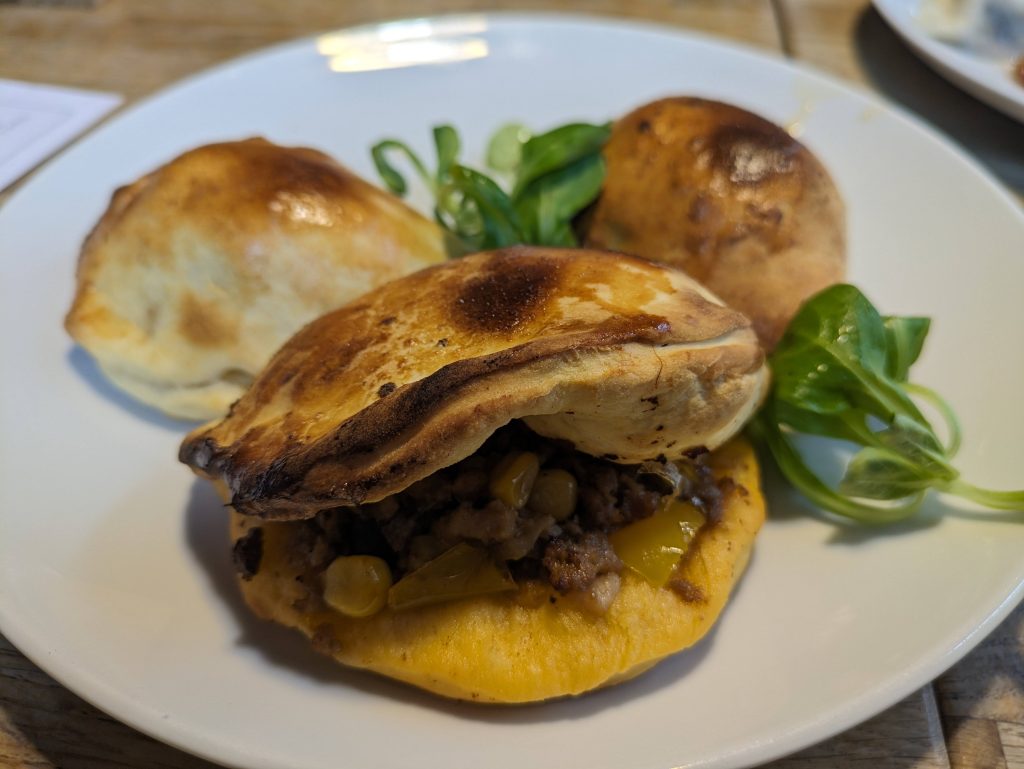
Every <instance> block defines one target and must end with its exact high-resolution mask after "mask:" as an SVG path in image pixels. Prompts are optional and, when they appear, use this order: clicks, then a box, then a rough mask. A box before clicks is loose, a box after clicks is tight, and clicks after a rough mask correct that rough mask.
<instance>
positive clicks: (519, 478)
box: [490, 451, 540, 510]
mask: <svg viewBox="0 0 1024 769" xmlns="http://www.w3.org/2000/svg"><path fill="white" fill-rule="evenodd" d="M538 472H540V459H539V458H538V457H537V455H536V454H534V453H533V452H532V451H519V452H515V453H512V454H508V455H507V456H505V457H503V458H502V460H501V461H500V462H498V464H497V465H495V467H494V471H493V472H492V473H491V484H490V491H491V494H492V495H493V496H494V497H495V498H496V499H500V500H501V501H502V502H504V503H505V504H506V505H508V506H509V507H514V508H516V509H517V510H518V509H520V508H522V507H524V506H525V505H526V501H527V500H528V499H529V498H530V492H531V491H533V484H534V481H536V480H537V473H538Z"/></svg>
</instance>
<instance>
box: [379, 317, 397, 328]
mask: <svg viewBox="0 0 1024 769" xmlns="http://www.w3.org/2000/svg"><path fill="white" fill-rule="evenodd" d="M396 320H397V318H395V316H394V315H388V316H387V317H386V318H381V320H380V325H382V326H390V325H391V324H392V323H394V322H395V321H396Z"/></svg>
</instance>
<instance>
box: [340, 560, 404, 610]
mask: <svg viewBox="0 0 1024 769" xmlns="http://www.w3.org/2000/svg"><path fill="white" fill-rule="evenodd" d="M390 587H391V569H390V568H389V567H388V565H387V563H386V562H385V561H383V560H381V559H380V558H377V557H375V556H372V555H345V556H341V557H340V558H335V559H334V560H333V561H331V565H330V566H328V567H327V571H325V572H324V601H326V602H327V604H328V605H329V606H330V607H331V608H333V609H337V610H338V611H340V612H341V613H342V614H344V615H345V616H347V617H369V616H370V615H371V614H376V613H377V612H379V611H380V610H381V609H383V608H384V604H386V603H387V600H388V589H389V588H390Z"/></svg>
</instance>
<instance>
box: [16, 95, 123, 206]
mask: <svg viewBox="0 0 1024 769" xmlns="http://www.w3.org/2000/svg"><path fill="white" fill-rule="evenodd" d="M121 101H122V98H121V97H120V96H119V95H117V94H112V93H99V92H96V91H82V90H79V89H76V88H63V87H59V86H52V85H39V84H36V83H21V82H18V81H15V80H3V79H0V190H2V189H4V188H5V187H7V186H8V185H10V184H11V183H13V182H15V181H16V180H18V179H19V178H21V176H23V175H24V174H25V173H27V172H28V171H30V170H32V169H33V168H35V167H36V166H37V165H39V164H40V163H41V162H43V161H44V160H45V159H46V158H48V157H49V156H50V155H52V154H53V153H54V152H56V151H57V150H59V149H60V148H61V147H63V146H64V145H65V144H67V143H68V142H70V141H71V140H72V139H74V138H75V137H76V136H78V135H79V134H80V133H82V132H83V131H85V129H87V128H88V127H89V126H91V125H92V124H93V123H95V122H96V121H98V120H99V119H100V118H102V117H103V116H104V115H106V114H107V113H108V112H110V111H111V110H112V109H114V107H116V106H117V105H118V104H120V103H121Z"/></svg>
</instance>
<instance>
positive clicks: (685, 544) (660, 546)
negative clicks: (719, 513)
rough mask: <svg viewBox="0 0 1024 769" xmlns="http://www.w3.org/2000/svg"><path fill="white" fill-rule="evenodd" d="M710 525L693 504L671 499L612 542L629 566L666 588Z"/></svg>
mask: <svg viewBox="0 0 1024 769" xmlns="http://www.w3.org/2000/svg"><path fill="white" fill-rule="evenodd" d="M706 522H707V521H706V519H705V517H704V514H703V513H701V512H700V510H698V509H697V508H696V507H694V506H693V505H691V504H690V503H689V502H684V501H682V500H680V499H676V498H674V497H669V498H667V499H666V500H665V501H664V502H662V505H661V507H659V508H658V510H657V511H655V513H654V515H652V516H650V517H649V518H644V519H642V520H639V521H636V522H634V523H631V524H629V525H628V526H623V527H622V528H621V529H619V530H618V531H616V532H615V533H613V534H612V535H611V536H609V537H608V539H609V540H610V541H611V543H612V547H614V548H615V552H616V553H617V554H618V556H619V558H621V559H622V562H623V563H624V564H625V565H626V566H628V567H629V568H630V569H632V570H633V571H635V572H637V573H638V574H640V576H642V577H643V578H644V579H645V580H647V581H648V582H650V583H651V584H652V585H654V586H655V587H662V586H663V585H664V584H665V583H666V582H668V578H669V577H670V576H671V575H672V570H673V569H675V567H676V564H678V563H679V559H680V558H682V556H683V555H684V554H685V553H686V551H687V549H689V547H690V543H691V542H692V541H693V538H694V536H696V534H697V531H698V530H699V529H700V527H701V526H703V525H704V524H705V523H706Z"/></svg>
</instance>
